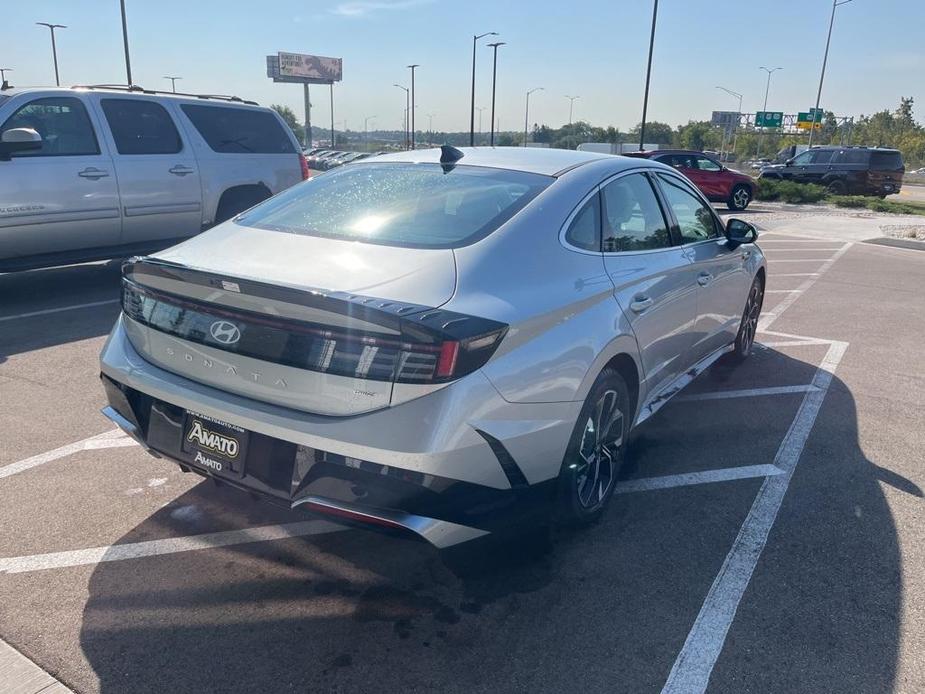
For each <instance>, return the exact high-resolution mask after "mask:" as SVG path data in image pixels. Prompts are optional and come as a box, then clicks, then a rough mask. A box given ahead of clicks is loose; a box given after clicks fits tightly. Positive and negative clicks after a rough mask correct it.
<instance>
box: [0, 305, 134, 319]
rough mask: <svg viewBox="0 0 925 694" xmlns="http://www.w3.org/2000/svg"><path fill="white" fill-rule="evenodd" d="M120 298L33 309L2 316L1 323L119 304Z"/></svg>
mask: <svg viewBox="0 0 925 694" xmlns="http://www.w3.org/2000/svg"><path fill="white" fill-rule="evenodd" d="M118 303H119V299H106V300H105V301H91V302H90V303H87V304H74V305H73V306H60V307H58V308H46V309H44V310H43V311H32V312H30V313H20V314H17V315H15V316H0V323H2V322H4V321H9V320H19V319H20V318H32V317H33V316H47V315H48V314H50V313H60V312H61V311H76V310H78V309H81V308H93V307H94V306H106V305H107V304H118Z"/></svg>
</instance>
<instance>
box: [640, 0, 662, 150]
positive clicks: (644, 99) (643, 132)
mask: <svg viewBox="0 0 925 694" xmlns="http://www.w3.org/2000/svg"><path fill="white" fill-rule="evenodd" d="M657 18H658V0H655V1H654V3H653V5H652V33H651V34H650V35H649V64H648V67H646V91H645V94H643V97H642V123H641V124H640V126H639V151H640V152H641V151H642V150H643V143H645V141H646V112H647V111H648V110H649V78H651V77H652V49H653V48H654V47H655V20H656V19H657Z"/></svg>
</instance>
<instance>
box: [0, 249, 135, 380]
mask: <svg viewBox="0 0 925 694" xmlns="http://www.w3.org/2000/svg"><path fill="white" fill-rule="evenodd" d="M121 263H122V261H121V260H112V261H109V262H107V263H92V264H86V265H68V266H65V267H56V268H49V269H46V270H30V271H26V272H15V273H8V274H0V363H3V361H5V359H6V357H9V356H12V355H14V354H23V353H25V352H30V351H32V350H36V349H43V348H45V347H53V346H56V345H61V344H67V343H70V342H77V341H78V340H85V339H88V338H92V337H100V336H102V335H106V334H107V333H108V332H109V331H110V330H111V329H112V325H113V323H114V322H115V320H116V317H117V316H118V315H119V310H120V309H119V303H118V301H119V296H120V293H119V287H120V282H121ZM99 302H112V303H99ZM85 304H90V305H89V306H84V305H85ZM82 306H83V307H82ZM67 307H82V308H72V309H71V310H63V311H62V310H58V309H62V308H67ZM29 314H34V315H29Z"/></svg>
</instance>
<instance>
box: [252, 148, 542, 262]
mask: <svg viewBox="0 0 925 694" xmlns="http://www.w3.org/2000/svg"><path fill="white" fill-rule="evenodd" d="M553 180H554V179H553V178H551V177H549V176H541V175H539V174H532V173H525V172H522V171H508V170H504V169H489V168H482V167H476V166H462V165H460V166H454V167H447V170H446V171H444V169H443V167H442V166H441V165H439V164H410V163H407V164H406V163H363V164H355V165H351V166H348V167H344V168H343V169H339V170H337V171H333V172H330V173H326V174H324V175H322V176H317V177H315V178H312V179H310V180H309V181H306V182H305V183H304V184H302V185H300V186H296V187H295V188H291V189H290V190H288V191H286V192H285V193H282V194H281V195H278V196H277V197H275V198H273V199H271V200H268V201H267V202H266V203H264V204H262V205H259V206H257V207H256V208H254V209H252V210H250V211H249V212H246V213H245V214H244V215H242V216H241V217H238V218H237V220H236V221H237V222H238V223H240V224H246V225H248V226H253V227H257V228H259V229H269V230H272V231H282V232H288V233H291V234H304V235H309V236H327V237H332V238H340V239H348V240H351V241H364V242H366V243H378V244H384V245H389V246H405V247H410V248H456V247H459V246H464V245H466V244H469V243H473V242H474V241H476V240H478V239H480V238H483V237H484V236H487V235H488V234H490V233H491V232H492V231H494V230H495V229H497V228H498V227H499V226H501V225H502V224H503V223H504V222H506V221H507V220H508V219H510V218H511V217H512V216H513V215H514V214H516V213H517V212H518V211H519V210H521V209H523V207H524V206H525V205H526V204H527V203H529V202H530V200H532V199H533V198H534V197H536V195H537V194H539V193H540V191H542V190H543V189H544V188H546V186H548V185H549V184H550V183H552V181H553Z"/></svg>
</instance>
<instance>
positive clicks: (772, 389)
mask: <svg viewBox="0 0 925 694" xmlns="http://www.w3.org/2000/svg"><path fill="white" fill-rule="evenodd" d="M815 389H816V386H814V385H813V384H811V383H806V384H802V385H797V386H769V387H767V388H747V389H743V390H718V391H714V392H712V393H692V394H691V395H677V396H675V397H674V398H673V399H672V402H696V401H699V400H726V399H728V398H756V397H761V396H764V395H792V394H793V393H807V392H809V391H812V390H815Z"/></svg>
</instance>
